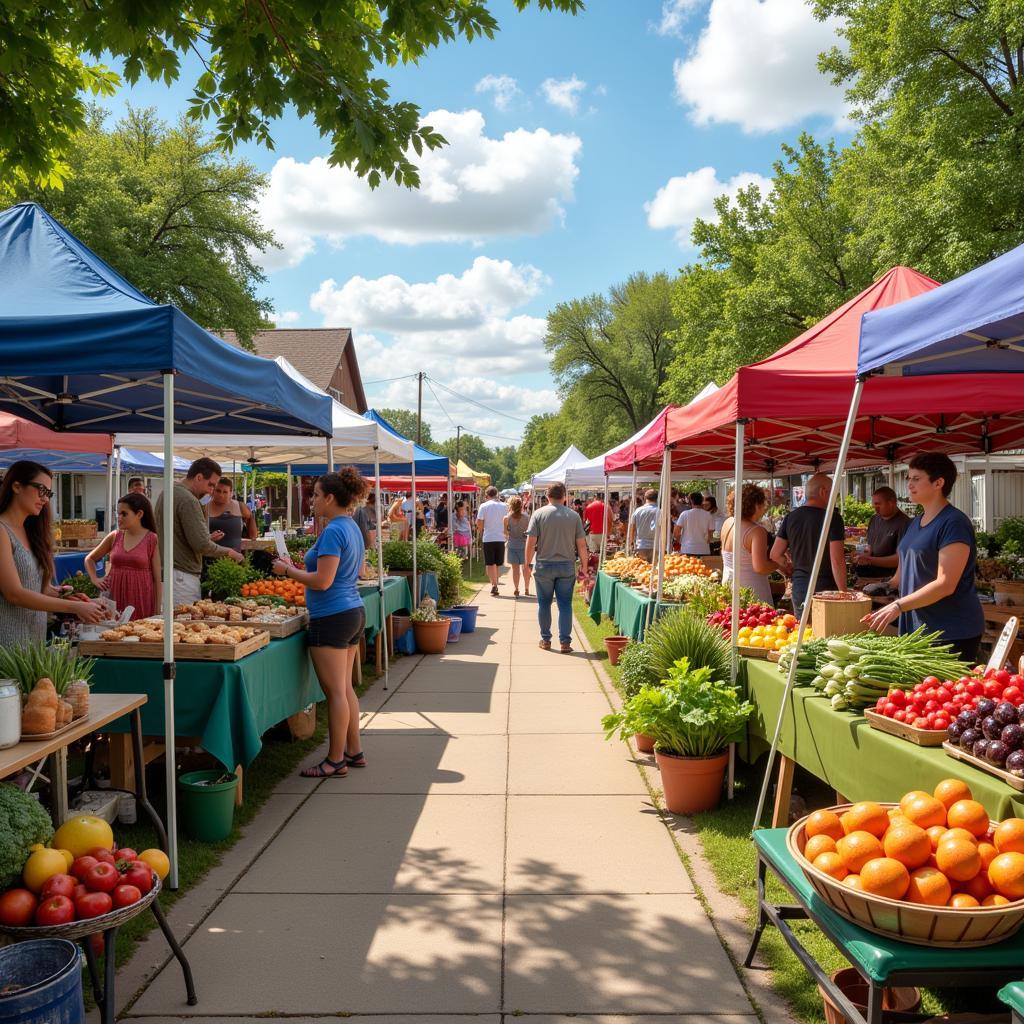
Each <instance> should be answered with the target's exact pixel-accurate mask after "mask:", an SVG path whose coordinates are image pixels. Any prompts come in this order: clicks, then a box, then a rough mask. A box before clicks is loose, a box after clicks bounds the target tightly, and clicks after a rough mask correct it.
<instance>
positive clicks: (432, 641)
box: [411, 597, 451, 654]
mask: <svg viewBox="0 0 1024 1024" xmlns="http://www.w3.org/2000/svg"><path fill="white" fill-rule="evenodd" d="M411 618H412V631H413V633H414V634H415V636H416V650H418V651H420V652H422V653H423V654H441V653H442V652H443V651H444V649H445V645H446V644H447V643H448V631H449V629H451V620H450V619H448V618H444V617H442V616H440V615H438V614H437V605H436V604H435V603H434V600H433V598H430V597H425V598H423V600H422V601H420V606H419V608H417V609H416V611H414V612H413V613H412V616H411Z"/></svg>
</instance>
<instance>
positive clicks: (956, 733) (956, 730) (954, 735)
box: [946, 719, 966, 743]
mask: <svg viewBox="0 0 1024 1024" xmlns="http://www.w3.org/2000/svg"><path fill="white" fill-rule="evenodd" d="M965 728H966V726H964V725H962V724H961V722H960V720H959V719H957V721H955V722H950V723H949V726H948V727H947V729H946V739H947V740H948V741H949V742H950V743H959V742H960V736H961V735H962V733H963V732H964V729H965Z"/></svg>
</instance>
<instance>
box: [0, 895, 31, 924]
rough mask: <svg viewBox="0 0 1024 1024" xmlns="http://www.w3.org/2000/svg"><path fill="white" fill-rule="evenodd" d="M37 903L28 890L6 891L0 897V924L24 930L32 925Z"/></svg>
mask: <svg viewBox="0 0 1024 1024" xmlns="http://www.w3.org/2000/svg"><path fill="white" fill-rule="evenodd" d="M38 905H39V901H38V900H37V899H36V897H35V893H32V892H29V891H28V889H8V890H7V892H5V893H4V894H3V895H2V896H0V924H2V925H6V926H7V927H8V928H24V927H25V925H29V924H31V923H32V917H33V915H34V914H35V912H36V907H37V906H38Z"/></svg>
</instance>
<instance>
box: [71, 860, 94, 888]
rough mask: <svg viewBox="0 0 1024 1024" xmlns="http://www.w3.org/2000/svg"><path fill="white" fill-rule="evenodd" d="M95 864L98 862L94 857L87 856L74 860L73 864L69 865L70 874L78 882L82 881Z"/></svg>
mask: <svg viewBox="0 0 1024 1024" xmlns="http://www.w3.org/2000/svg"><path fill="white" fill-rule="evenodd" d="M97 864H99V861H98V860H97V859H96V858H95V857H90V856H88V855H86V856H85V857H79V858H77V859H76V860H75V862H74V864H72V865H71V874H73V875H74V876H75V878H77V879H78V880H79V881H80V882H81V881H84V880H85V876H86V875H87V874H88V872H89V869H90V868H94V867H95V866H96V865H97Z"/></svg>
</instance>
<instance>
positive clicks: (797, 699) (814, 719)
mask: <svg viewBox="0 0 1024 1024" xmlns="http://www.w3.org/2000/svg"><path fill="white" fill-rule="evenodd" d="M741 665H742V668H741V672H740V680H741V682H742V683H743V686H744V689H745V691H746V695H747V697H748V698H749V699H750V700H752V701H753V702H754V704H755V705H756V710H755V712H754V714H753V715H752V716H751V718H750V720H749V722H748V726H747V742H746V744H745V745H744V746H742V747H741V748H740V756H741V757H743V759H744V760H746V761H753V760H755V759H756V758H757V757H758V756H760V755H761V754H762V753H763V752H764V751H766V750H767V749H768V745H769V741H770V738H771V735H772V733H773V732H774V729H775V722H776V720H777V717H778V713H779V705H780V704H781V701H782V693H783V690H784V689H785V685H786V679H785V676H783V675H782V673H781V672H779V669H778V665H776V664H774V663H773V662H768V661H760V660H757V659H753V658H743V659H741ZM779 750H780V751H781V752H782V753H783V754H785V755H786V756H787V757H789V758H791V759H792V760H794V761H796V763H797V764H799V765H800V766H801V767H803V768H806V769H807V771H809V772H810V773H811V774H812V775H816V776H817V777H818V778H819V779H823V780H824V781H825V782H827V783H828V785H829V786H831V787H832V788H833V789H835V790H837V791H838V792H840V793H842V794H843V795H844V796H846V797H848V798H849V799H851V800H881V801H884V802H895V801H898V800H899V799H900V797H901V796H903V794H904V793H906V792H907V790H910V789H923V790H927V791H928V792H929V793H930V792H931V791H932V790H933V789H934V788H935V786H936V785H937V784H938V783H939V782H941V781H942V779H948V778H954V779H963V781H964V782H966V783H967V785H969V786H970V787H971V792H972V793H973V794H974V799H975V800H978V801H980V802H981V803H982V804H984V806H985V809H986V810H987V811H988V813H989V816H990V817H991V818H993V820H995V821H1001V820H1002V819H1003V818H1009V817H1014V816H1017V817H1024V793H1018V792H1017V791H1016V790H1015V789H1011V788H1010V787H1009V786H1007V785H1006V783H1005V782H1002V781H1001V780H1000V779H997V778H995V776H993V775H989V774H988V773H987V772H983V771H980V770H979V769H977V768H975V767H973V766H972V765H969V764H963V763H962V762H960V761H954V760H953V758H951V757H948V756H947V755H946V754H945V753H944V752H943V750H942V748H941V747H919V746H917V745H916V744H913V743H910V742H909V741H907V740H901V739H899V738H898V737H896V736H890V735H888V733H883V732H879V731H878V730H877V729H872V728H871V726H869V725H868V723H867V720H866V719H865V718H864V717H863V715H854V714H851V713H850V712H849V711H833V710H832V706H831V704H830V703H829V701H828V700H827V699H826V698H824V697H821V696H819V695H818V691H817V690H814V689H813V688H811V687H805V686H798V687H796V689H795V690H794V691H793V694H792V696H791V698H790V701H789V707H788V708H787V711H786V715H785V718H784V720H783V727H782V735H781V738H780V740H779Z"/></svg>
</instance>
